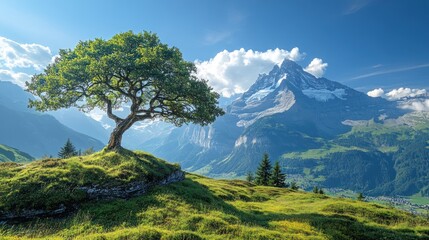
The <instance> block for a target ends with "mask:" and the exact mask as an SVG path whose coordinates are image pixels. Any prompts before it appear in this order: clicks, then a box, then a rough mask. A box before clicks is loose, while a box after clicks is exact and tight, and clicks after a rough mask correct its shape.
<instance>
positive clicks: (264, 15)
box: [0, 0, 429, 91]
mask: <svg viewBox="0 0 429 240" xmlns="http://www.w3.org/2000/svg"><path fill="white" fill-rule="evenodd" d="M428 11H429V1H425V0H415V1H405V0H403V1H396V0H389V1H382V0H360V1H355V0H338V1H334V0H327V1H306V0H300V1H298V0H296V1H281V0H265V1H254V0H242V1H234V0H230V1H226V0H217V1H214V0H213V1H208V0H206V1H203V0H181V1H173V0H170V1H167V0H157V1H113V0H104V1H101V0H91V1H89V0H86V1H83V0H74V1H71V0H70V1H54V0H44V1H42V0H32V1H30V0H27V1H16V0H3V1H2V2H1V4H0V37H3V38H5V39H9V40H11V41H14V42H16V43H20V44H31V43H35V44H38V45H40V46H44V47H48V48H49V49H50V51H51V54H52V55H55V54H56V53H57V52H58V50H59V49H61V48H73V47H74V46H75V45H76V43H77V42H78V41H79V40H88V39H93V38H96V37H102V38H105V39H108V38H110V37H111V36H113V35H114V34H116V33H119V32H124V31H128V30H133V31H135V32H140V31H143V30H147V31H152V32H155V33H157V34H158V35H159V37H160V38H161V41H163V42H165V43H168V44H169V45H172V46H176V47H178V48H179V49H181V51H182V52H183V54H184V57H185V58H186V59H187V60H190V61H194V60H196V59H199V60H200V61H209V60H210V59H211V58H214V57H215V56H216V55H217V54H218V53H220V52H222V51H223V50H227V53H231V52H233V51H234V50H239V49H241V48H243V49H244V50H245V51H248V50H253V51H259V52H261V53H262V52H265V51H267V50H268V49H276V48H279V49H284V50H286V51H288V52H290V51H291V49H293V48H294V47H298V48H299V50H300V54H301V55H300V56H301V57H300V61H299V62H298V63H299V64H301V65H302V66H303V67H305V66H307V65H308V64H309V63H310V62H311V61H312V60H313V59H314V58H320V59H322V61H323V63H327V64H328V66H327V67H326V68H324V69H323V70H324V71H323V73H324V76H325V77H327V78H329V79H331V80H334V81H339V82H342V83H344V84H346V85H349V86H351V87H354V88H356V89H358V90H361V91H368V90H371V89H374V88H378V87H381V88H384V89H386V90H390V89H393V88H399V87H410V88H429V30H428V29H429V28H428V24H429V14H428ZM258 56H259V55H258ZM4 65H5V63H3V68H4ZM29 65H31V66H30V67H29V66H28V65H25V64H21V65H19V64H18V65H16V64H15V65H14V66H15V67H13V69H12V67H9V70H10V71H12V70H13V74H15V75H14V76H18V75H16V74H19V73H21V72H22V73H26V74H29V75H31V74H32V71H35V70H37V69H35V65H34V64H29ZM1 67H2V64H1V62H0V68H1ZM36 68H37V67H36ZM0 70H1V69H0ZM4 71H6V70H4ZM10 74H12V73H10ZM10 74H9V75H10ZM0 75H1V73H0ZM26 76H27V75H25V76H24V75H22V76H18V77H22V79H24V78H25V77H26ZM0 77H1V76H0ZM243 86H244V87H245V86H247V85H243Z"/></svg>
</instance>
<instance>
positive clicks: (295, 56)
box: [195, 47, 304, 97]
mask: <svg viewBox="0 0 429 240" xmlns="http://www.w3.org/2000/svg"><path fill="white" fill-rule="evenodd" d="M303 56H304V54H303V53H300V51H299V49H298V48H297V47H295V48H293V49H292V50H290V51H287V50H283V49H278V48H276V49H274V50H272V49H269V50H267V51H265V52H258V51H253V50H251V49H250V50H244V49H243V48H241V49H240V50H234V51H231V52H230V51H227V50H224V51H222V52H219V53H218V54H216V56H215V57H214V58H211V59H210V60H208V61H195V65H196V67H197V69H198V71H197V76H198V77H199V78H203V79H207V80H209V84H210V85H211V86H212V87H213V88H214V90H215V91H217V92H219V93H220V94H221V95H223V96H224V97H230V96H231V95H233V94H236V93H242V92H244V91H246V90H247V89H248V88H249V87H250V86H251V85H252V84H253V83H254V82H255V80H256V78H257V77H258V75H259V74H262V73H268V72H269V71H270V70H271V69H272V68H273V65H275V64H278V65H280V64H281V63H282V62H283V60H284V59H285V58H288V59H290V60H293V61H298V60H301V59H302V58H303Z"/></svg>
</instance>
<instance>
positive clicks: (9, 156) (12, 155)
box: [0, 144, 34, 163]
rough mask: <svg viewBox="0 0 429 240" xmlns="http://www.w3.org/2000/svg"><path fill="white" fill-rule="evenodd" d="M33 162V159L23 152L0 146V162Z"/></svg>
mask: <svg viewBox="0 0 429 240" xmlns="http://www.w3.org/2000/svg"><path fill="white" fill-rule="evenodd" d="M33 160H34V158H33V157H32V156H30V155H29V154H27V153H25V152H21V151H19V150H18V149H15V148H11V147H8V146H6V145H3V144H0V162H17V163H25V162H30V161H33Z"/></svg>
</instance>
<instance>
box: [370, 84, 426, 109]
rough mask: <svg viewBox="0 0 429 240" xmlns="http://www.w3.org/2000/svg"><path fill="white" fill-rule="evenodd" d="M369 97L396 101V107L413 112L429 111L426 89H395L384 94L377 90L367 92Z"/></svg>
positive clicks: (382, 91) (379, 89) (381, 90)
mask: <svg viewBox="0 0 429 240" xmlns="http://www.w3.org/2000/svg"><path fill="white" fill-rule="evenodd" d="M367 94H368V96H370V97H383V98H386V99H387V100H390V101H398V106H399V107H400V108H403V109H411V110H414V111H429V94H428V92H427V90H426V89H412V88H404V87H401V88H397V89H393V90H391V91H390V92H387V93H385V92H384V90H383V89H381V88H377V89H374V90H372V91H369V92H368V93H367Z"/></svg>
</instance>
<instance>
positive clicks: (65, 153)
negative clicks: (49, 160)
mask: <svg viewBox="0 0 429 240" xmlns="http://www.w3.org/2000/svg"><path fill="white" fill-rule="evenodd" d="M77 154H78V152H77V151H76V148H75V147H74V145H73V143H72V142H71V141H70V139H67V142H66V143H65V144H64V146H63V147H62V148H61V149H60V151H59V152H58V157H59V158H69V157H73V156H76V155H77Z"/></svg>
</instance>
